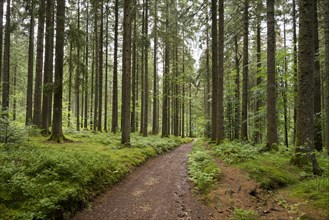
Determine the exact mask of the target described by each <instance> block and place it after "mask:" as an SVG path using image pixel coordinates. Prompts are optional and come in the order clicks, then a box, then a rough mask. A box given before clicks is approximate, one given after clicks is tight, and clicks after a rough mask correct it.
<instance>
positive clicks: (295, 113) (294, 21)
mask: <svg viewBox="0 0 329 220" xmlns="http://www.w3.org/2000/svg"><path fill="white" fill-rule="evenodd" d="M296 20H297V13H296V0H292V29H293V31H292V32H293V47H294V49H293V60H294V66H293V69H294V94H297V77H298V76H297V73H298V56H297V21H296ZM296 129H297V95H295V98H294V135H293V140H294V143H295V141H296Z"/></svg>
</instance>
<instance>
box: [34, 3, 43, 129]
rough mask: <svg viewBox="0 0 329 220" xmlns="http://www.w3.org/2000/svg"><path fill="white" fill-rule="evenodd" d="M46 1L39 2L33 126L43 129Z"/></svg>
mask: <svg viewBox="0 0 329 220" xmlns="http://www.w3.org/2000/svg"><path fill="white" fill-rule="evenodd" d="M44 12H45V1H44V0H40V1H39V10H38V37H37V57H36V68H35V83H34V85H35V86H34V103H33V104H34V108H33V124H34V125H36V126H38V127H41V96H42V69H43V55H44V54H43V47H44V45H43V39H44V32H45V31H44V26H45V25H44V24H45V13H44Z"/></svg>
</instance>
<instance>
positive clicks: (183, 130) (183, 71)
mask: <svg viewBox="0 0 329 220" xmlns="http://www.w3.org/2000/svg"><path fill="white" fill-rule="evenodd" d="M182 62H183V69H182V75H183V80H182V81H183V85H182V87H183V94H182V95H183V98H182V138H184V137H185V35H184V32H183V61H182ZM207 74H208V77H209V75H210V74H209V69H208V73H207ZM209 117H210V112H209V114H208V119H209Z"/></svg>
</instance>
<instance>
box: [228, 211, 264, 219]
mask: <svg viewBox="0 0 329 220" xmlns="http://www.w3.org/2000/svg"><path fill="white" fill-rule="evenodd" d="M257 219H259V216H258V215H257V213H256V212H255V211H254V210H244V209H239V208H234V212H233V216H232V217H230V220H257Z"/></svg>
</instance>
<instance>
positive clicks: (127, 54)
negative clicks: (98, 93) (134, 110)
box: [121, 0, 132, 145]
mask: <svg viewBox="0 0 329 220" xmlns="http://www.w3.org/2000/svg"><path fill="white" fill-rule="evenodd" d="M131 8H132V7H131V1H130V0H125V1H124V18H123V44H122V46H123V48H122V136H121V143H122V144H125V145H129V144H130V82H131V81H130V77H131V73H130V71H131V18H132V11H131Z"/></svg>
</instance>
